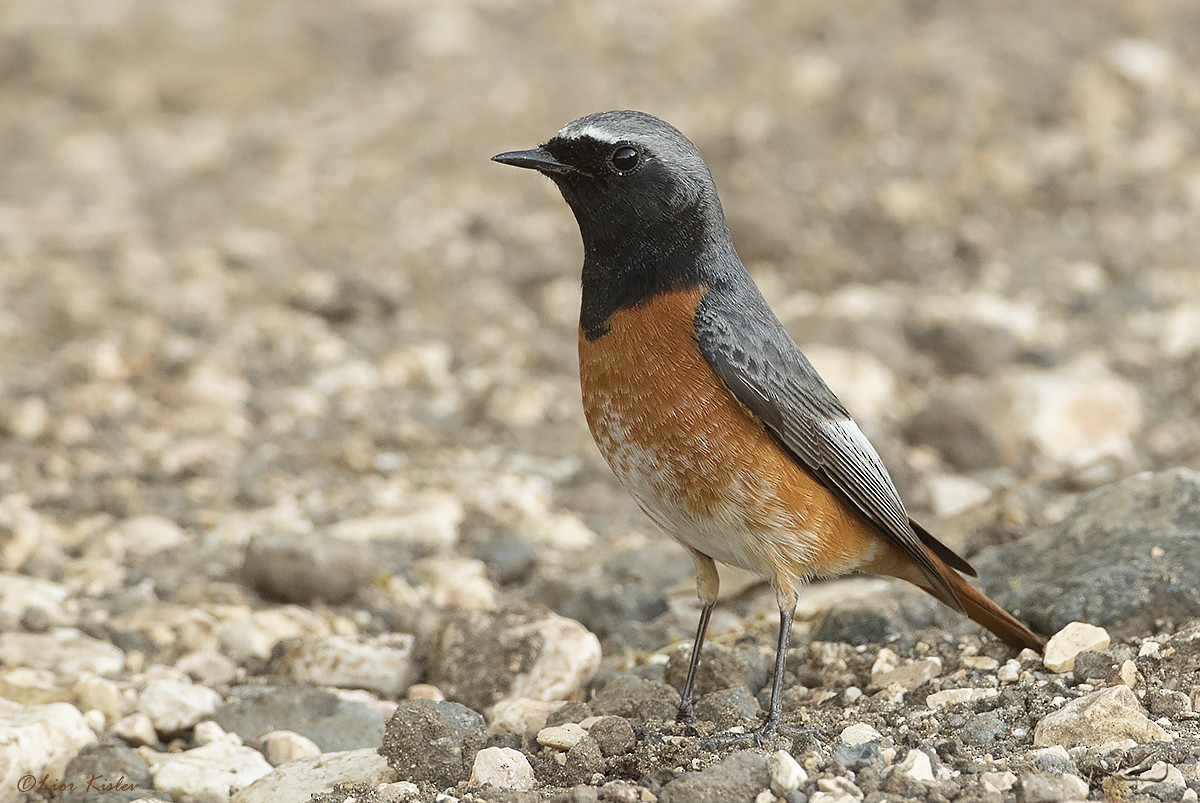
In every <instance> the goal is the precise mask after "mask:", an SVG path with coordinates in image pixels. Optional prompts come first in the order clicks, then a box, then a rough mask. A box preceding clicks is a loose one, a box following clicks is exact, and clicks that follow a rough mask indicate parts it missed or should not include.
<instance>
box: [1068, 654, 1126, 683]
mask: <svg viewBox="0 0 1200 803" xmlns="http://www.w3.org/2000/svg"><path fill="white" fill-rule="evenodd" d="M1116 663H1117V662H1116V660H1115V659H1114V658H1113V656H1112V654H1111V653H1107V652H1100V651H1097V650H1083V651H1081V652H1080V653H1079V654H1078V655H1076V656H1075V668H1074V669H1072V670H1071V671H1072V672H1074V673H1075V677H1076V678H1079V679H1081V680H1090V679H1096V680H1107V679H1108V678H1110V677H1112V675H1113V670H1115V669H1116Z"/></svg>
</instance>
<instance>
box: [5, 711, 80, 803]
mask: <svg viewBox="0 0 1200 803" xmlns="http://www.w3.org/2000/svg"><path fill="white" fill-rule="evenodd" d="M94 741H96V734H95V733H93V732H92V729H91V728H89V727H88V724H87V721H86V720H85V719H84V717H83V714H81V713H79V709H77V708H75V707H74V706H72V705H68V704H67V703H50V704H49V705H21V704H20V703H14V702H10V701H8V700H3V699H0V797H3V796H8V795H11V794H14V793H15V792H16V790H17V781H18V780H20V778H21V777H23V776H25V775H34V776H37V777H40V776H41V775H43V774H45V773H50V775H51V776H54V777H61V776H62V771H63V770H64V769H65V768H66V763H67V762H68V761H70V760H71V758H73V757H74V756H75V754H76V753H78V752H79V751H80V749H82V748H83V747H85V746H86V745H89V744H91V743H92V742H94ZM5 799H7V797H5Z"/></svg>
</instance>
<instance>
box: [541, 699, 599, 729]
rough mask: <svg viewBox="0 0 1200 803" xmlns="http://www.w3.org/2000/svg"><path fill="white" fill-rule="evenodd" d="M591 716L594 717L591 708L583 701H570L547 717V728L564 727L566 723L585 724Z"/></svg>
mask: <svg viewBox="0 0 1200 803" xmlns="http://www.w3.org/2000/svg"><path fill="white" fill-rule="evenodd" d="M590 716H592V708H591V706H589V705H588V704H587V703H585V702H583V701H581V700H569V701H567V702H565V703H563V704H562V705H561V706H559V707H558V708H556V709H554V712H553V713H552V714H550V716H548V717H546V726H547V727H549V726H551V725H562V724H563V723H564V722H583V721H584V720H585V719H587V718H588V717H590Z"/></svg>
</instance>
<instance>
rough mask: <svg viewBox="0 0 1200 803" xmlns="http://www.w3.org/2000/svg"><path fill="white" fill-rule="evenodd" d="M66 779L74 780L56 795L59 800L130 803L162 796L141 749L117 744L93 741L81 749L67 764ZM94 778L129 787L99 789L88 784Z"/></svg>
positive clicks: (66, 802) (96, 781) (67, 802)
mask: <svg viewBox="0 0 1200 803" xmlns="http://www.w3.org/2000/svg"><path fill="white" fill-rule="evenodd" d="M63 778H64V779H66V780H69V781H71V782H72V783H73V786H74V788H73V789H67V790H66V791H64V792H63V793H62V795H61V796H60V797H59V798H57V800H58V801H59V803H128V801H131V800H139V799H141V798H146V797H162V796H163V793H161V792H152V791H150V790H152V789H153V788H154V782H153V781H152V780H151V779H150V767H149V766H148V765H147V764H146V760H145V759H144V758H142V756H141V754H140V753H138V751H136V750H134V749H133V748H131V747H125V746H124V745H116V744H103V743H101V744H93V745H88V746H87V747H85V748H83V749H82V750H80V751H79V752H78V753H77V754H76V755H75V757H74V758H73V759H71V762H70V763H69V764H67V769H66V772H65V773H63ZM89 778H95V779H96V780H95V783H96V784H99V785H101V786H103V785H106V784H116V785H118V786H125V785H129V786H131V787H132V788H130V789H110V790H107V791H105V790H97V789H96V788H95V787H89V786H88V783H87V780H88V779H89Z"/></svg>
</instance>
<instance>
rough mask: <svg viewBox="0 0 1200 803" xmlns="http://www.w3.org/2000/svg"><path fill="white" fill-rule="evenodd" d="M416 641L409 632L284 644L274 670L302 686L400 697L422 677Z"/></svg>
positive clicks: (337, 637)
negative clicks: (416, 657)
mask: <svg viewBox="0 0 1200 803" xmlns="http://www.w3.org/2000/svg"><path fill="white" fill-rule="evenodd" d="M415 642H416V639H415V638H414V637H413V636H412V635H409V634H408V633H387V634H384V635H380V636H324V637H321V638H316V639H295V640H293V641H289V642H287V643H286V644H284V645H283V651H282V655H281V657H280V659H279V660H278V661H277V662H276V664H275V668H276V669H277V670H278V671H279V672H281V673H282V674H284V675H286V676H287V677H290V678H291V679H292V680H295V681H298V682H300V683H307V684H311V685H315V686H336V687H338V688H346V689H366V690H367V691H372V692H377V693H379V694H382V695H385V696H387V697H398V696H400V695H402V694H404V692H405V691H406V690H407V689H408V687H409V686H410V685H411V684H412V682H413V681H414V680H416V679H417V677H418V676H419V675H420V669H419V667H418V666H417V664H416V662H415V660H414V656H413V646H414V644H415Z"/></svg>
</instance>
